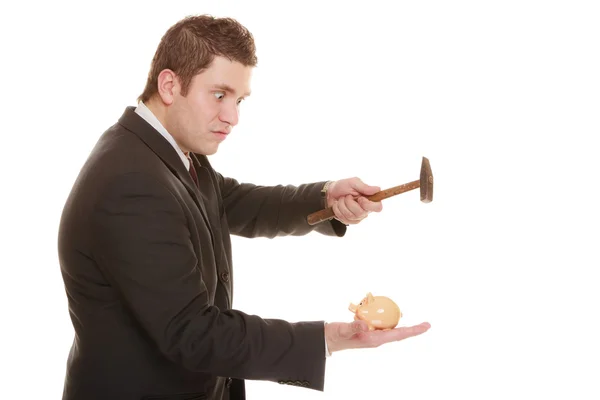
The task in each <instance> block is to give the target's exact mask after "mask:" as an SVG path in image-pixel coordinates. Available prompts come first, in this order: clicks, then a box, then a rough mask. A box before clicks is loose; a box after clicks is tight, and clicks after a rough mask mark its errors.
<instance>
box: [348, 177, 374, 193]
mask: <svg viewBox="0 0 600 400" xmlns="http://www.w3.org/2000/svg"><path fill="white" fill-rule="evenodd" d="M350 185H351V186H352V189H354V190H356V191H358V192H359V193H361V194H366V195H371V194H375V193H377V192H379V191H380V190H381V188H380V187H379V186H371V185H367V184H366V183H364V182H363V181H361V180H360V179H359V178H354V179H353V180H352V182H351V183H350Z"/></svg>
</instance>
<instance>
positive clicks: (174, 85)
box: [157, 69, 179, 105]
mask: <svg viewBox="0 0 600 400" xmlns="http://www.w3.org/2000/svg"><path fill="white" fill-rule="evenodd" d="M157 89H158V95H159V96H160V98H161V100H162V102H163V103H164V104H166V105H171V104H173V101H174V100H175V94H176V93H178V90H179V79H178V78H177V75H175V73H174V72H173V71H171V70H170V69H163V70H162V71H160V74H158V87H157Z"/></svg>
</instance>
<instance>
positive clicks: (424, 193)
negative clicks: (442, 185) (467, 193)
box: [307, 157, 433, 225]
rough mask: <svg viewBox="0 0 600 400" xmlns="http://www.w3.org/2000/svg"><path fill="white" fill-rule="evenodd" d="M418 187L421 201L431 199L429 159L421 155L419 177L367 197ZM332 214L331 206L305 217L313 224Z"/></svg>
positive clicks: (393, 194)
mask: <svg viewBox="0 0 600 400" xmlns="http://www.w3.org/2000/svg"><path fill="white" fill-rule="evenodd" d="M419 187H420V188H421V201H422V202H423V203H429V202H431V200H433V174H432V173H431V166H430V165H429V160H428V159H427V158H426V157H423V161H422V162H421V178H420V179H418V180H416V181H412V182H409V183H405V184H404V185H399V186H394V187H393V188H389V189H386V190H382V191H380V192H377V193H375V194H373V195H371V196H368V197H367V199H368V200H371V201H381V200H383V199H387V198H388V197H392V196H395V195H397V194H400V193H404V192H408V191H410V190H413V189H416V188H419ZM334 216H335V213H334V212H333V208H332V207H329V208H325V209H323V210H320V211H317V212H314V213H312V214H310V215H309V216H308V218H307V219H308V224H309V225H315V224H318V223H319V222H323V221H327V220H330V219H332V218H333V217H334Z"/></svg>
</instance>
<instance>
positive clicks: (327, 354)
mask: <svg viewBox="0 0 600 400" xmlns="http://www.w3.org/2000/svg"><path fill="white" fill-rule="evenodd" d="M325 325H327V322H324V323H323V327H325ZM323 334H325V329H323ZM325 357H331V353H330V352H329V349H328V348H327V336H325Z"/></svg>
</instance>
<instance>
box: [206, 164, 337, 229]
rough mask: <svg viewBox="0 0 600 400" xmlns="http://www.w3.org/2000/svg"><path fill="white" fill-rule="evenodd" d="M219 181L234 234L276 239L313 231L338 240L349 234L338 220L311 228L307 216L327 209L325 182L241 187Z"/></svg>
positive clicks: (232, 180)
mask: <svg viewBox="0 0 600 400" xmlns="http://www.w3.org/2000/svg"><path fill="white" fill-rule="evenodd" d="M217 177H218V180H219V187H220V190H221V195H222V197H223V206H224V210H225V213H226V215H227V223H228V224H229V228H230V230H231V233H232V234H235V235H238V236H244V237H249V238H252V237H268V238H273V237H276V236H288V235H294V236H301V235H306V234H308V233H310V232H313V231H314V232H318V233H320V234H323V235H327V236H337V237H342V236H344V235H345V233H346V225H344V224H342V223H341V222H339V221H338V220H336V219H332V220H330V221H323V222H321V223H319V224H316V225H313V226H311V225H309V224H308V221H307V216H308V215H309V214H311V213H313V212H315V211H319V210H321V209H322V208H324V202H323V199H322V198H321V189H322V188H323V186H324V185H325V183H326V182H316V183H308V184H302V185H299V186H292V185H286V186H283V185H277V186H259V185H254V184H250V183H239V182H238V181H236V180H235V179H233V178H228V177H223V176H222V175H221V174H218V173H217Z"/></svg>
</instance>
